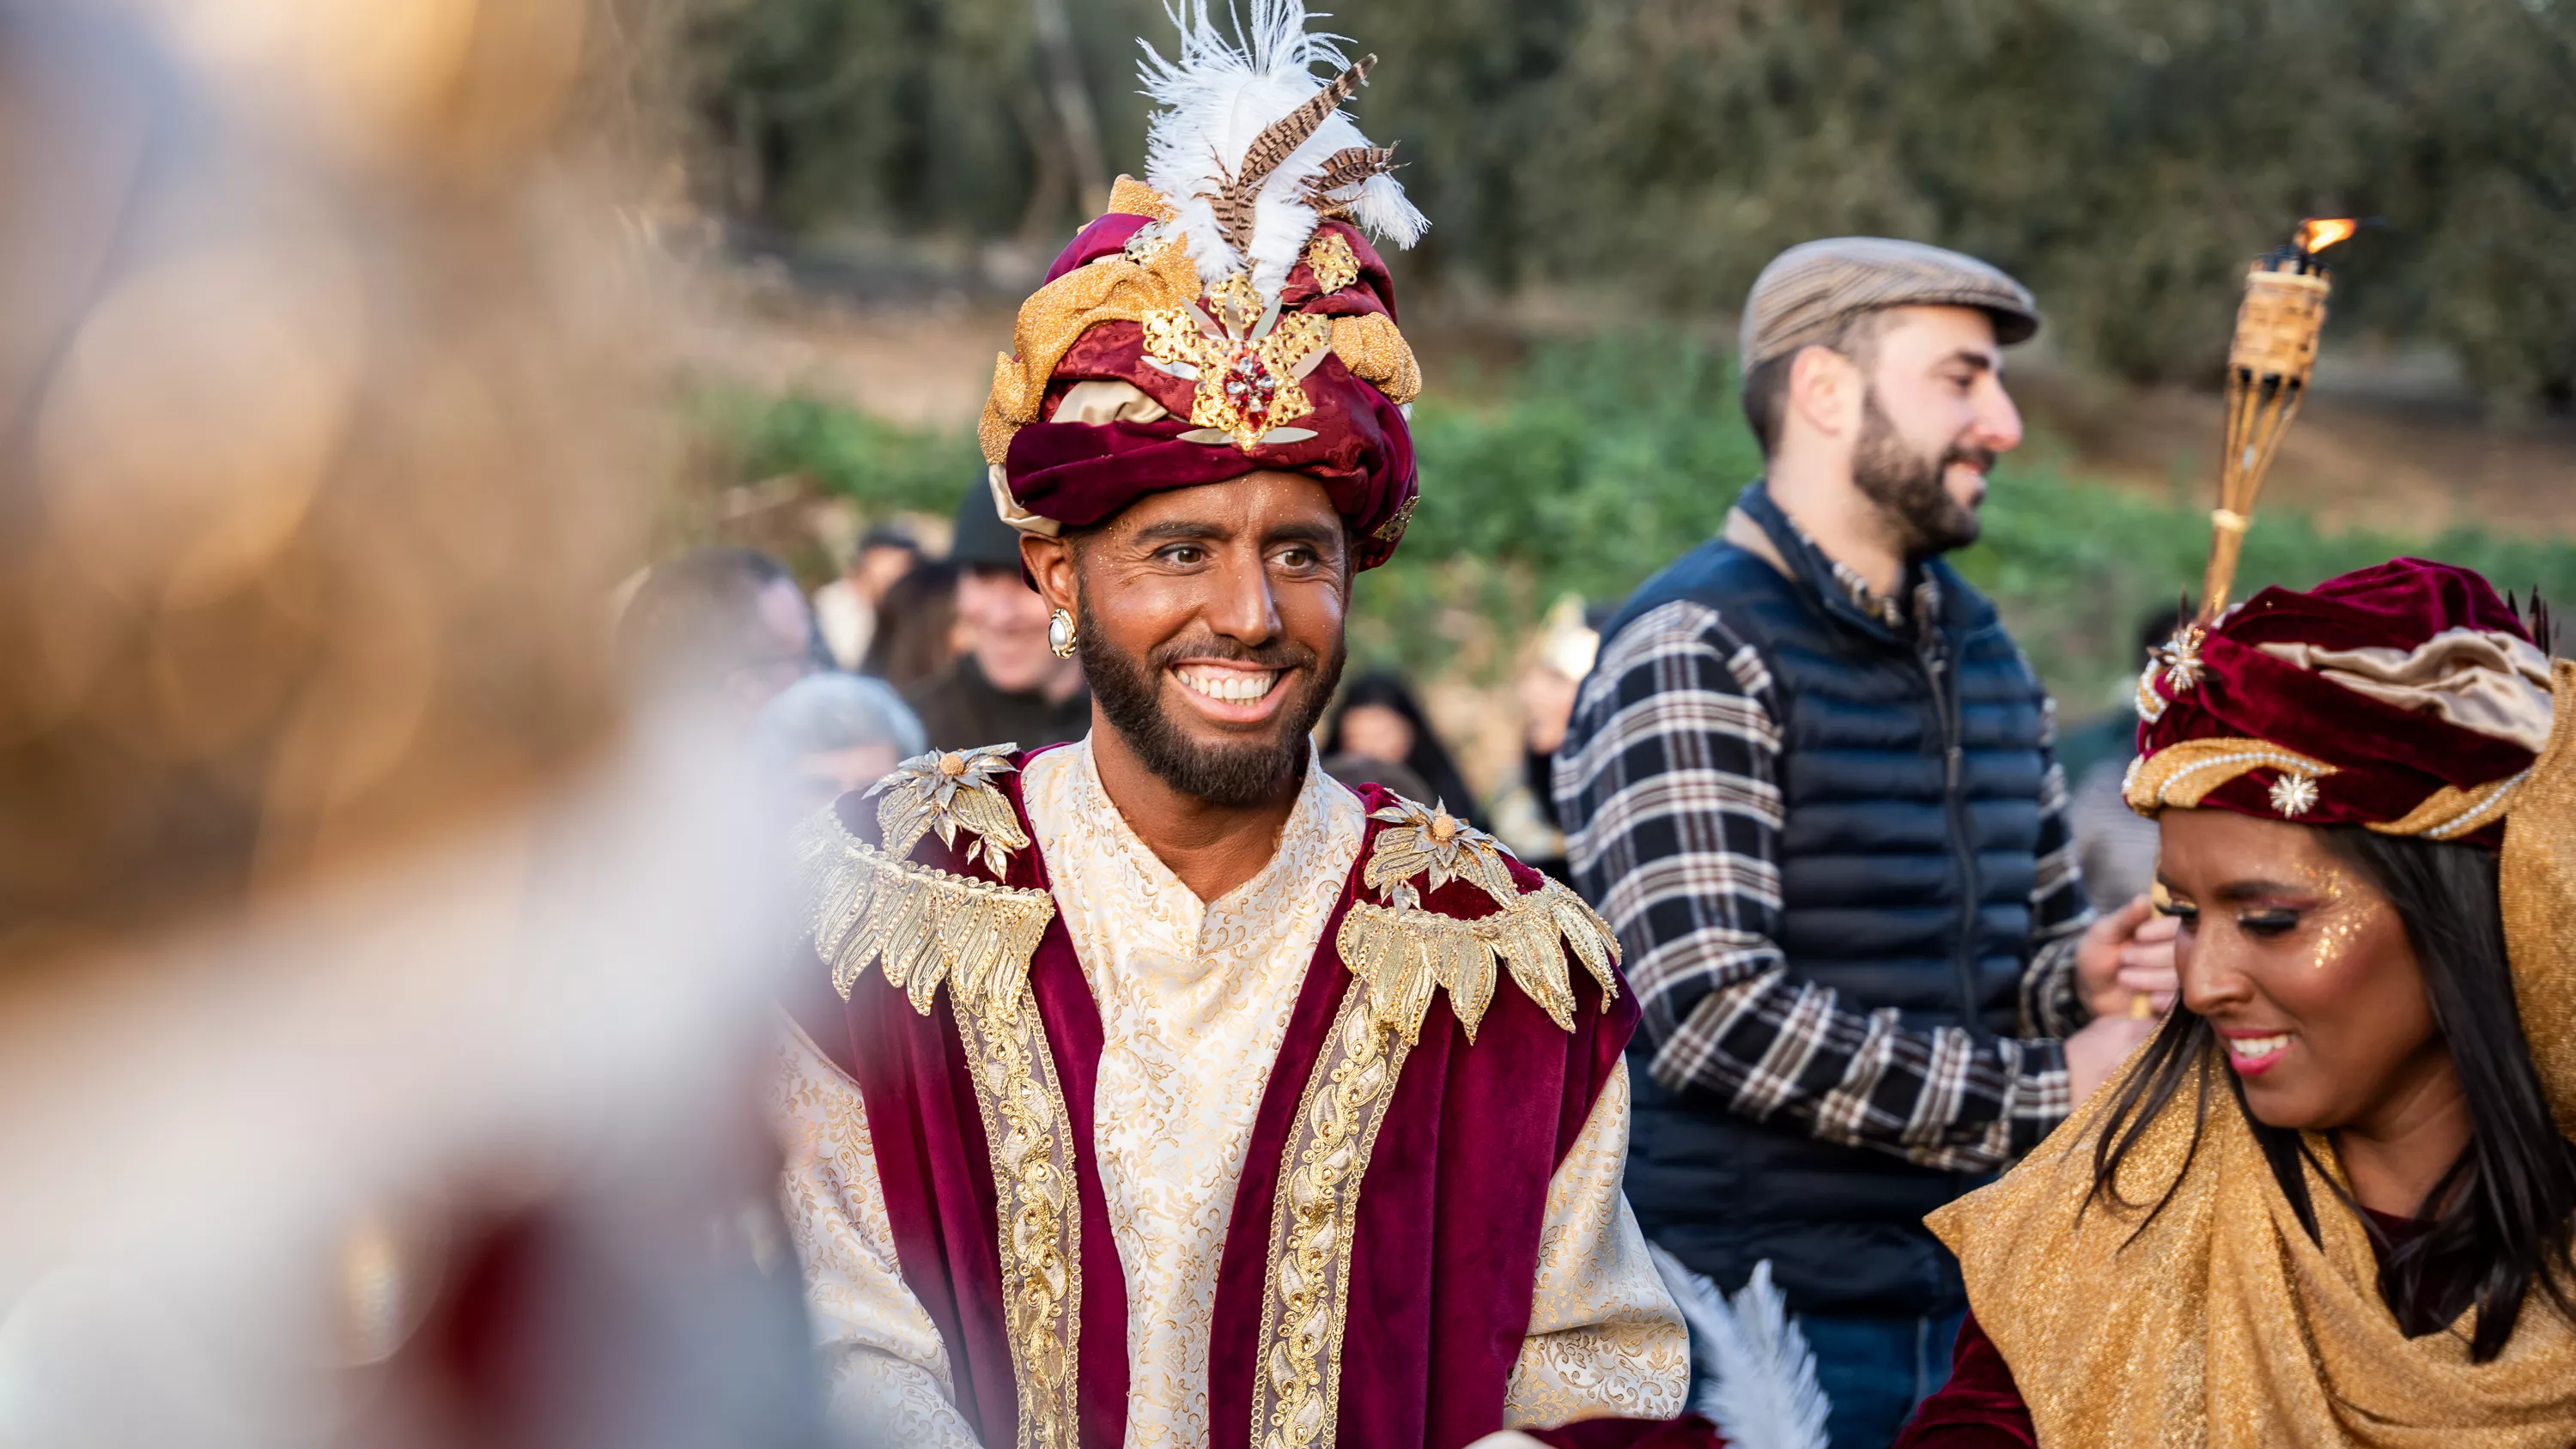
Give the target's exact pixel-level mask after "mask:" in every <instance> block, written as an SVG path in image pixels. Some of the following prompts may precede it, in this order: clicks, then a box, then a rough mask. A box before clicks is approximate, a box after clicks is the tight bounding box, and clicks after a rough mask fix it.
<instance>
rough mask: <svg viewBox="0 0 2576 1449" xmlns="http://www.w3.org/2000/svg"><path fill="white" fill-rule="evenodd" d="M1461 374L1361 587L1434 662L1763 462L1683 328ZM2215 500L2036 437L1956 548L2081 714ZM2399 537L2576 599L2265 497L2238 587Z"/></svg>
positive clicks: (884, 450) (2549, 571) (2549, 561)
mask: <svg viewBox="0 0 2576 1449" xmlns="http://www.w3.org/2000/svg"><path fill="white" fill-rule="evenodd" d="M1461 391H1464V390H1462V389H1450V390H1447V392H1446V393H1445V394H1444V393H1443V392H1433V393H1431V394H1428V395H1426V396H1425V398H1424V400H1423V401H1422V402H1421V403H1420V404H1418V405H1417V406H1416V409H1415V412H1414V443H1415V448H1416V452H1417V454H1418V456H1419V457H1420V459H1421V467H1422V495H1423V496H1422V504H1421V507H1420V508H1419V510H1418V511H1417V512H1416V513H1415V514H1414V517H1413V523H1412V526H1411V528H1410V529H1409V530H1408V531H1407V532H1406V535H1405V540H1404V547H1403V548H1402V549H1401V550H1400V551H1399V552H1398V553H1397V555H1396V557H1395V559H1394V561H1393V562H1391V563H1389V564H1387V565H1386V566H1385V567H1383V568H1379V569H1376V570H1374V571H1372V572H1369V573H1366V574H1363V575H1361V576H1360V580H1359V583H1358V587H1357V597H1356V603H1355V612H1354V618H1353V624H1352V639H1353V648H1354V652H1355V653H1357V654H1359V655H1361V656H1363V657H1366V658H1368V659H1371V660H1373V661H1378V662H1385V663H1391V664H1396V665H1400V666H1402V667H1404V668H1405V669H1407V670H1408V671H1410V672H1412V673H1414V674H1416V675H1417V676H1418V677H1432V676H1436V675H1441V674H1446V673H1448V672H1450V671H1453V670H1463V671H1465V672H1466V673H1468V674H1469V675H1471V676H1473V677H1476V678H1478V679H1480V680H1482V681H1485V682H1499V681H1500V680H1501V679H1502V678H1503V677H1504V676H1505V674H1506V673H1507V672H1508V671H1509V670H1510V669H1511V668H1512V667H1513V665H1514V663H1515V657H1514V655H1513V652H1512V651H1513V650H1514V649H1516V648H1517V646H1518V644H1519V642H1520V640H1521V639H1522V638H1523V637H1524V636H1525V635H1526V633H1527V632H1528V630H1529V629H1530V627H1531V626H1532V625H1533V624H1534V623H1535V622H1536V620H1537V618H1538V616H1539V615H1540V614H1541V613H1542V612H1543V611H1544V610H1545V608H1546V607H1547V605H1548V604H1549V603H1550V602H1552V601H1553V600H1554V599H1556V598H1557V597H1559V596H1560V595H1562V594H1564V593H1568V592H1573V593H1579V594H1581V595H1583V596H1584V597H1586V598H1588V599H1594V600H1616V599H1618V598H1621V597H1623V596H1625V595H1626V594H1627V593H1628V591H1629V590H1631V589H1633V588H1635V587H1636V585H1637V584H1638V583H1639V582H1640V581H1642V580H1643V579H1645V578H1646V576H1647V575H1649V574H1651V573H1653V572H1654V571H1655V570H1656V569H1658V568H1661V567H1662V566H1664V565H1665V564H1667V563H1669V562H1671V561H1672V560H1673V559H1674V558H1676V557H1678V556H1679V555H1680V554H1681V553H1682V552H1683V551H1685V550H1686V549H1688V548H1690V547H1691V546H1692V545H1693V544H1695V543H1697V542H1698V541H1700V540H1702V539H1704V538H1707V537H1709V536H1710V535H1712V534H1713V533H1715V532H1716V531H1717V529H1718V527H1719V525H1720V524H1721V523H1722V522H1723V520H1724V518H1725V514H1726V508H1727V505H1728V503H1729V502H1730V501H1731V500H1732V499H1733V498H1734V496H1735V493H1736V491H1737V490H1738V489H1739V488H1740V487H1742V486H1743V484H1744V483H1745V482H1746V481H1747V480H1749V479H1751V478H1752V477H1753V476H1754V475H1755V474H1756V472H1758V471H1759V468H1760V457H1759V454H1758V453H1757V451H1756V450H1755V448H1754V444H1753V439H1752V436H1751V435H1750V434H1749V433H1748V432H1747V431H1746V429H1745V427H1744V423H1743V419H1742V416H1741V414H1740V413H1739V411H1738V409H1737V406H1736V400H1735V374H1734V370H1733V368H1732V366H1731V365H1730V362H1729V359H1728V358H1727V357H1726V356H1725V355H1724V354H1723V353H1721V352H1718V351H1715V350H1713V349H1710V348H1708V347H1707V346H1705V345H1703V344H1700V343H1697V342H1693V341H1690V340H1687V339H1684V338H1678V337H1673V336H1659V335H1654V334H1631V335H1619V336H1609V337H1603V338H1599V339H1595V340H1592V341H1588V342H1579V343H1566V344H1559V345H1556V346H1552V347H1543V348H1541V349H1539V350H1538V352H1537V353H1536V354H1535V355H1534V356H1533V357H1532V359H1531V360H1530V362H1529V365H1528V366H1527V368H1526V369H1525V370H1523V371H1520V372H1519V373H1517V374H1516V375H1514V376H1512V377H1509V378H1504V379H1499V380H1496V382H1495V385H1493V386H1492V387H1490V388H1489V389H1486V391H1487V392H1488V393H1489V395H1488V396H1486V397H1485V398H1484V399H1483V400H1480V401H1477V402H1473V403H1461V402H1455V401H1450V402H1443V401H1441V400H1440V399H1441V398H1442V397H1443V396H1444V395H1446V396H1452V397H1454V396H1456V395H1458V394H1459V393H1460V392H1461ZM713 417H714V419H715V422H716V424H717V426H718V428H719V429H720V431H721V432H722V433H723V435H724V436H725V437H726V438H727V439H728V440H729V448H730V450H731V451H732V453H733V455H734V458H735V460H736V467H737V468H738V471H739V474H740V476H741V477H743V478H744V479H746V480H748V479H756V478H765V477H773V476H777V475H781V474H788V473H801V474H803V475H804V476H805V477H806V478H807V479H808V480H810V482H811V483H812V484H813V485H814V486H815V487H817V488H818V489H820V490H822V491H825V492H828V493H835V494H839V495H842V496H845V497H848V498H849V499H851V500H853V501H854V502H855V503H856V504H857V505H858V506H859V508H860V510H861V511H862V512H863V513H865V514H867V515H869V516H872V517H882V516H885V515H888V514H891V513H895V512H899V511H904V510H915V511H923V512H930V513H938V514H945V513H946V512H948V511H949V510H950V509H951V508H953V507H954V506H955V504H956V500H957V494H958V488H959V480H961V479H963V478H969V477H972V476H973V474H974V472H975V470H976V468H977V466H978V464H979V462H980V459H979V458H978V455H977V453H976V448H975V441H974V438H973V437H972V435H971V434H969V433H966V432H964V431H962V430H961V431H958V432H954V433H948V432H936V431H933V432H923V431H914V430H908V429H904V428H900V427H896V426H893V425H890V424H887V423H884V422H881V421H878V420H875V419H871V418H868V417H865V416H863V415H860V414H858V413H855V412H851V411H848V410H846V409H843V408H839V407H835V406H832V405H830V404H825V403H819V402H815V401H812V400H809V399H798V398H788V399H780V400H764V399H759V398H750V397H733V398H728V399H721V400H719V401H718V402H717V404H716V411H715V412H714V414H713ZM2208 509H2209V502H2208V499H2207V498H2205V497H2203V496H2201V495H2200V494H2199V493H2198V492H2194V493H2193V494H2192V495H2191V496H2189V497H2181V496H2173V497H2157V496H2152V495H2149V494H2142V493H2139V492H2137V491H2134V490H2129V489H2123V488H2119V487H2114V486H2112V485H2109V484H2106V483H2104V482H2101V481H2100V480H2097V479H2089V478H2086V477H2084V476H2082V475H2081V474H2080V473H2079V472H2077V471H2075V470H2073V469H2072V468H2071V467H2070V466H2069V465H2068V464H2067V463H2066V461H2065V459H2064V455H2063V454H2062V452H2060V451H2059V450H2057V449H2055V448H2053V447H2052V446H2051V445H2050V443H2049V441H2048V440H2047V439H2046V438H2044V437H2042V438H2038V439H2035V440H2034V441H2033V442H2032V443H2030V444H2028V445H2025V447H2023V448H2022V449H2021V450H2020V451H2018V452H2015V453H2013V454H2010V455H2007V457H2006V458H2005V459H2004V461H2003V463H2002V465H2001V466H2000V467H1999V468H1998V469H1997V470H1996V473H1995V475H1994V479H1993V484H1992V488H1991V490H1990V492H1989V494H1988V498H1987V503H1986V506H1985V509H1984V517H1985V537H1984V539H1983V540H1982V541H1981V542H1979V543H1978V544H1977V546H1976V547H1974V548H1972V549H1969V550H1967V551H1966V552H1965V553H1963V554H1961V555H1960V556H1959V558H1958V563H1959V566H1960V568H1961V569H1962V570H1963V571H1964V572H1965V573H1966V574H1967V576H1968V577H1969V578H1970V579H1971V580H1972V581H1973V582H1975V583H1976V584H1977V585H1978V586H1979V587H1981V588H1983V589H1985V590H1986V591H1987V592H1988V593H1990V594H1992V595H1993V596H1994V598H1995V599H1996V601H1997V603H1998V604H1999V605H2000V606H2001V607H2002V609H2003V611H2004V615H2005V618H2006V620H2007V622H2008V623H2009V624H2010V626H2011V627H2012V630H2013V632H2014V636H2015V637H2016V638H2017V639H2018V640H2020V642H2021V644H2022V647H2023V648H2024V649H2025V650H2026V651H2028V653H2029V654H2030V656H2031V660H2032V662H2033V663H2034V664H2035V665H2036V666H2037V667H2038V669H2039V671H2040V674H2041V676H2042V677H2043V678H2044V679H2046V680H2047V681H2048V683H2049V686H2050V687H2051V688H2052V689H2053V690H2055V691H2056V692H2057V694H2058V696H2059V697H2060V699H2061V700H2063V701H2064V702H2065V703H2066V706H2067V709H2068V712H2069V714H2070V716H2081V715H2083V714H2087V713H2090V712H2092V710H2093V709H2094V708H2095V707H2097V705H2098V704H2101V703H2107V702H2108V701H2110V700H2112V699H2113V698H2115V697H2116V694H2117V691H2118V688H2119V687H2120V685H2121V684H2122V683H2123V682H2124V681H2125V680H2126V679H2127V678H2128V677H2129V676H2131V675H2132V674H2134V672H2135V669H2136V661H2135V660H2133V659H2132V658H2131V657H2130V650H2131V649H2132V647H2133V640H2134V635H2135V633H2136V627H2137V621H2138V620H2139V618H2140V617H2141V616H2142V615H2144V614H2145V613H2146V612H2147V611H2148V610H2149V609H2151V608H2153V607H2155V606H2157V605H2159V604H2169V603H2171V602H2172V601H2173V600H2174V599H2175V598H2177V597H2178V596H2179V595H2180V594H2181V593H2182V592H2183V591H2184V590H2185V589H2187V588H2196V587H2197V585H2198V582H2199V576H2200V568H2201V564H2202V561H2203V559H2204V558H2205V557H2206V556H2207V548H2208V541H2209V524H2208ZM2405 553H2414V554H2419V555H2423V556H2428V557H2433V558H2439V559H2443V560H2445V561H2448V562H2452V563H2458V564H2463V565H2466V566H2468V567H2470V568H2474V569H2477V570H2479V571H2480V572H2482V573H2484V574H2485V575H2486V576H2487V577H2488V578H2489V579H2490V580H2492V581H2493V582H2494V583H2495V585H2496V587H2498V588H2500V589H2507V590H2512V591H2516V592H2528V591H2530V590H2532V589H2533V588H2535V587H2536V588H2537V589H2539V591H2540V592H2541V593H2542V594H2543V595H2544V596H2545V597H2549V598H2554V599H2562V600H2576V546H2570V545H2568V544H2565V543H2558V542H2546V541H2542V542H2535V541H2531V540H2527V539H2522V538H2514V537H2507V536H2504V535H2499V534H2494V533H2488V532H2482V531H2478V530H2469V529H2462V530H2454V531H2452V532H2449V533H2445V534H2442V535H2440V536H2439V537H2432V538H2417V539H2400V538H2396V537H2391V536H2387V535H2381V534H2375V533H2368V532H2327V531H2324V530H2321V529H2319V528H2318V527H2317V526H2316V525H2315V524H2314V523H2313V522H2311V521H2310V520H2308V519H2307V518H2305V517H2303V516H2301V515H2300V514H2298V513H2296V512H2293V511H2287V510H2282V509H2266V510H2264V511H2263V513H2262V514H2261V516H2260V518H2259V521H2258V522H2257V524H2256V526H2255V529H2254V531H2253V533H2252V534H2251V535H2249V536H2248V538H2247V541H2246V548H2245V556H2244V563H2243V572H2242V574H2241V575H2240V580H2239V585H2238V589H2237V596H2238V597H2240V598H2242V597H2245V596H2247V595H2249V594H2251V593H2252V592H2253V591H2254V590H2255V589H2256V588H2259V587H2261V586H2262V585H2264V584H2269V583H2280V584H2286V585H2289V586H2291V587H2294V588H2305V587H2308V586H2310V585H2313V584H2315V583H2317V582H2318V581H2320V580H2322V579H2325V578H2328V577H2330V576H2332V575H2334V574H2337V573H2341V572H2344V571H2346V570H2349V569H2354V568H2360V567H2364V566H2367V565H2370V564H2374V563H2378V562H2381V561H2382V560H2385V559H2388V558H2390V557H2392V556H2395V555H2398V554H2405Z"/></svg>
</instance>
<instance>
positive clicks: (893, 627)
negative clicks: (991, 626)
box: [859, 558, 964, 690]
mask: <svg viewBox="0 0 2576 1449" xmlns="http://www.w3.org/2000/svg"><path fill="white" fill-rule="evenodd" d="M962 632H963V631H962V630H961V629H960V627H959V625H958V623H957V566H956V565H955V564H952V563H950V562H948V561H947V560H946V559H936V558H932V559H923V560H922V561H921V562H920V563H917V564H915V565H913V566H912V569H911V571H910V572H908V573H906V574H905V575H904V576H903V577H902V578H899V579H897V580H895V581H894V582H893V583H891V584H888V585H887V586H886V591H885V597H884V598H882V599H879V600H878V601H877V622H876V631H875V632H874V633H873V634H871V635H870V636H869V637H868V652H867V656H866V657H865V658H864V659H862V660H861V661H860V665H859V673H861V674H864V675H866V676H867V677H868V678H870V679H882V680H884V681H885V682H886V683H888V684H891V685H893V686H894V687H895V688H896V689H898V690H910V689H911V688H912V687H913V686H914V685H916V684H918V683H920V682H921V681H923V680H925V679H928V678H930V677H931V676H932V675H934V674H939V673H942V672H944V671H945V670H946V669H947V668H948V667H949V666H950V665H951V664H954V663H956V662H957V656H958V655H959V654H960V653H963V652H964V651H963V650H961V649H960V648H959V647H958V645H959V644H960V642H962V641H961V640H960V638H959V636H960V634H961V633H962Z"/></svg>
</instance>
